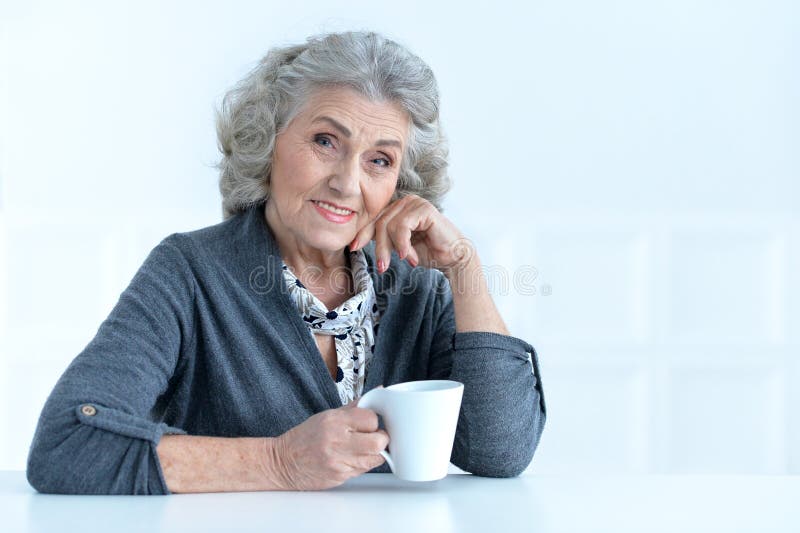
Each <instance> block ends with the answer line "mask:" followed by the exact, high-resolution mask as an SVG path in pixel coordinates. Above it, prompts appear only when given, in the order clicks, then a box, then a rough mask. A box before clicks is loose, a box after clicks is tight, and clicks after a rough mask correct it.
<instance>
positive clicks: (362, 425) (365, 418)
mask: <svg viewBox="0 0 800 533" xmlns="http://www.w3.org/2000/svg"><path fill="white" fill-rule="evenodd" d="M344 409H345V411H346V413H347V414H346V416H347V419H346V421H345V424H346V426H347V427H348V428H349V429H350V430H351V431H355V432H362V433H372V432H374V431H377V429H378V415H377V414H375V411H373V410H371V409H363V408H361V407H345V408H344Z"/></svg>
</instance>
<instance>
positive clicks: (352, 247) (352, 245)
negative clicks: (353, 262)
mask: <svg viewBox="0 0 800 533" xmlns="http://www.w3.org/2000/svg"><path fill="white" fill-rule="evenodd" d="M356 250H358V237H356V238H355V239H353V242H351V243H350V251H351V252H354V251H356Z"/></svg>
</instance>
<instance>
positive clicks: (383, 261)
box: [373, 196, 411, 273]
mask: <svg viewBox="0 0 800 533" xmlns="http://www.w3.org/2000/svg"><path fill="white" fill-rule="evenodd" d="M410 202H411V197H410V196H406V197H404V198H401V199H400V200H398V201H396V202H395V203H394V204H393V205H392V208H391V209H389V210H388V211H386V213H384V214H383V215H381V216H380V217H379V218H378V219H377V220H376V221H375V225H374V226H375V233H374V236H373V238H374V239H375V259H376V260H377V262H378V272H381V273H382V272H385V271H386V269H387V268H389V262H390V261H391V258H392V249H393V248H394V243H393V241H392V239H391V237H390V236H389V224H390V223H391V222H392V220H393V219H394V218H395V217H396V216H399V215H400V214H401V213H403V212H404V210H405V209H406V208H407V207H406V206H407V205H408V204H409V203H410ZM395 249H396V248H395Z"/></svg>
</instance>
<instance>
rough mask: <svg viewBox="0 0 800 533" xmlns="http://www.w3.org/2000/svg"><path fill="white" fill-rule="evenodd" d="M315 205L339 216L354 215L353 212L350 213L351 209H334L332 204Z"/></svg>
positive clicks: (320, 203)
mask: <svg viewBox="0 0 800 533" xmlns="http://www.w3.org/2000/svg"><path fill="white" fill-rule="evenodd" d="M314 203H315V204H317V205H318V206H320V207H321V208H323V209H327V210H328V211H331V212H333V213H336V214H337V215H349V214H350V213H352V211H350V210H349V209H339V208H338V207H333V206H332V205H331V204H326V203H325V202H314Z"/></svg>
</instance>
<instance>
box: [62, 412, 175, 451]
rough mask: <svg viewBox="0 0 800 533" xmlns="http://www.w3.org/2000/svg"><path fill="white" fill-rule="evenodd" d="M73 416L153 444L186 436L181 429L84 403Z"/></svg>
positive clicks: (94, 425) (86, 422)
mask: <svg viewBox="0 0 800 533" xmlns="http://www.w3.org/2000/svg"><path fill="white" fill-rule="evenodd" d="M75 415H76V416H77V417H78V420H79V421H80V422H81V423H83V424H86V425H89V426H92V427H96V428H98V429H104V430H106V431H111V432H113V433H117V434H119V435H124V436H126V437H132V438H136V439H142V440H147V441H150V442H152V443H153V444H158V442H159V441H160V440H161V436H162V435H185V434H186V432H185V431H183V430H182V429H180V428H176V427H172V426H170V425H168V424H165V423H164V422H153V421H151V420H147V419H145V418H142V417H140V416H136V415H132V414H130V413H126V412H124V411H120V410H118V409H112V408H110V407H106V406H104V405H100V404H97V403H84V404H81V405H79V406H77V407H76V408H75Z"/></svg>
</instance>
